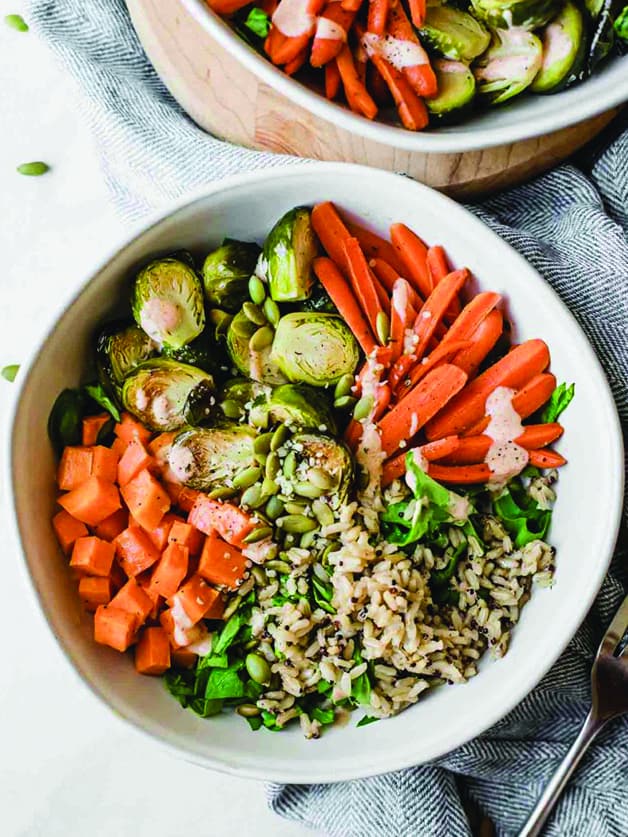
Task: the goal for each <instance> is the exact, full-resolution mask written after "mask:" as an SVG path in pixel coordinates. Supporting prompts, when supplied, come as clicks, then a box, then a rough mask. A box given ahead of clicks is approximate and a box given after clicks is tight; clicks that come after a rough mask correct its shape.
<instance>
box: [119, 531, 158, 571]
mask: <svg viewBox="0 0 628 837" xmlns="http://www.w3.org/2000/svg"><path fill="white" fill-rule="evenodd" d="M115 545H116V553H117V555H118V559H119V561H120V566H121V567H122V569H123V570H124V572H125V573H126V574H127V575H128V576H136V575H139V573H141V572H143V571H144V570H147V569H148V568H149V567H152V565H153V564H154V563H155V561H158V560H159V557H160V556H159V550H158V549H157V548H156V546H155V544H154V543H153V542H152V541H151V539H150V538H149V536H148V535H147V534H146V532H145V531H144V530H143V529H140V527H139V526H129V527H128V528H127V529H125V530H124V532H121V533H120V534H119V535H118V537H117V538H116V540H115Z"/></svg>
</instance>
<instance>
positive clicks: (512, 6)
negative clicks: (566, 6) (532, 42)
mask: <svg viewBox="0 0 628 837" xmlns="http://www.w3.org/2000/svg"><path fill="white" fill-rule="evenodd" d="M471 4H472V7H473V13H474V15H475V16H476V17H477V18H479V19H480V20H481V21H482V22H483V23H486V24H487V26H490V27H491V28H493V29H527V30H528V31H531V30H532V29H538V28H539V27H540V26H545V24H546V23H548V22H549V21H550V20H551V19H552V18H553V17H554V16H555V15H556V13H557V12H558V10H559V9H560V2H559V1H558V0H471Z"/></svg>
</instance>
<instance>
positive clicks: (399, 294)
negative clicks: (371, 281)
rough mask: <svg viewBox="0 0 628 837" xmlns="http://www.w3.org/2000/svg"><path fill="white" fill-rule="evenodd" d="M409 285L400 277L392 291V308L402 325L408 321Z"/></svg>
mask: <svg viewBox="0 0 628 837" xmlns="http://www.w3.org/2000/svg"><path fill="white" fill-rule="evenodd" d="M408 301H409V300H408V283H407V282H406V280H405V279H402V278H401V277H399V278H398V279H396V280H395V284H394V285H393V289H392V307H393V308H394V310H395V313H396V314H397V316H398V317H399V319H400V320H401V322H402V323H405V322H406V321H407V319H408Z"/></svg>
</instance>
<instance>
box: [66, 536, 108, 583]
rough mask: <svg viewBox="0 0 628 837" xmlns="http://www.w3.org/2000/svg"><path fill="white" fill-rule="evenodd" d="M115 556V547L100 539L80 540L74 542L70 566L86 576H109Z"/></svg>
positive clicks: (87, 538)
mask: <svg viewBox="0 0 628 837" xmlns="http://www.w3.org/2000/svg"><path fill="white" fill-rule="evenodd" d="M114 556H115V547H114V545H113V544H112V543H107V541H103V540H101V539H100V538H95V537H93V536H92V537H90V536H88V537H86V538H79V539H78V540H76V541H75V542H74V548H73V549H72V558H71V559H70V566H71V567H72V569H73V570H77V571H78V572H80V573H85V574H86V575H99V576H105V577H106V576H108V575H109V573H110V572H111V565H112V564H113V559H114Z"/></svg>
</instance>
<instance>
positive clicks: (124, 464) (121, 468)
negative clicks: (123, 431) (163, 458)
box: [118, 440, 153, 486]
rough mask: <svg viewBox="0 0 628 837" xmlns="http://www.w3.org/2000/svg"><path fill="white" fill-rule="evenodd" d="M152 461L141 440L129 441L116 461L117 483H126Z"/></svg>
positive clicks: (121, 484)
mask: <svg viewBox="0 0 628 837" xmlns="http://www.w3.org/2000/svg"><path fill="white" fill-rule="evenodd" d="M152 463H153V459H152V457H151V456H149V454H148V451H147V450H146V448H145V447H144V445H143V444H142V443H141V442H138V441H135V440H134V441H132V442H129V444H128V445H127V447H126V450H125V451H124V453H123V454H122V456H121V457H120V461H119V462H118V483H119V484H120V486H123V485H126V484H127V483H128V482H131V480H132V479H133V478H134V477H136V476H137V475H138V474H139V472H140V471H143V470H144V469H145V468H148V467H149V466H150V465H152Z"/></svg>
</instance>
